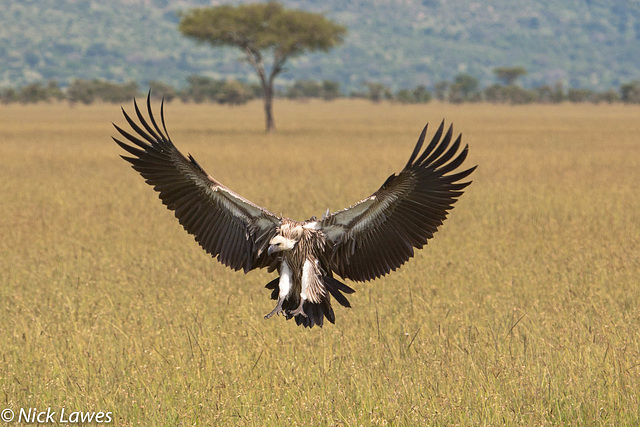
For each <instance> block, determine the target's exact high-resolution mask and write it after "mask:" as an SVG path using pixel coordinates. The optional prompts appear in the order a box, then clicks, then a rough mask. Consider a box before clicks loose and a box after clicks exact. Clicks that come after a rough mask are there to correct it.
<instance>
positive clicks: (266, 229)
mask: <svg viewBox="0 0 640 427" xmlns="http://www.w3.org/2000/svg"><path fill="white" fill-rule="evenodd" d="M134 110H135V117H136V118H137V121H136V120H134V119H133V118H132V117H131V116H129V115H128V114H127V113H126V111H124V109H123V110H122V112H123V115H124V118H125V120H126V121H127V123H128V124H129V126H130V127H131V129H132V130H133V132H134V133H135V134H134V133H131V132H128V131H126V130H124V129H122V128H121V127H119V126H117V125H115V124H114V126H115V128H116V130H117V131H118V133H119V134H120V135H121V136H122V139H118V138H113V140H114V141H115V142H116V143H117V144H118V145H119V146H120V147H121V148H122V149H123V150H125V151H126V152H127V153H128V154H130V155H131V156H121V157H122V158H123V159H124V160H126V161H127V162H129V163H131V165H132V167H133V169H135V170H136V171H137V172H139V173H140V175H142V177H143V178H144V179H145V181H146V182H147V184H149V185H151V186H152V187H153V188H154V190H156V191H157V192H158V193H159V197H160V199H161V200H162V203H164V204H165V205H166V206H167V208H168V209H170V210H172V211H174V214H175V216H176V218H178V221H179V222H180V224H182V226H183V227H184V229H185V230H186V231H187V232H188V233H189V234H192V235H193V236H194V237H195V239H196V241H197V242H198V243H199V244H200V246H202V248H203V249H204V250H205V251H207V252H208V253H209V254H211V256H213V257H216V258H217V259H218V260H219V261H220V262H222V263H223V264H225V265H227V266H229V267H231V268H233V269H234V270H240V269H243V270H244V271H245V273H246V272H248V271H249V270H252V269H254V268H262V267H270V268H272V267H273V264H274V262H275V258H273V257H269V256H268V254H267V251H266V249H267V247H268V244H269V240H270V239H271V238H272V237H273V236H274V235H275V233H276V227H277V226H278V225H279V224H280V220H281V219H280V218H279V217H278V216H276V215H274V214H272V213H271V212H269V211H267V210H266V209H264V208H262V207H260V206H258V205H256V204H255V203H252V202H250V201H249V200H247V199H245V198H244V197H242V196H240V195H238V194H236V193H234V192H233V191H231V190H230V189H229V188H227V187H225V186H224V185H222V184H221V183H220V182H218V181H216V180H215V179H213V178H212V177H211V176H210V175H209V174H207V173H206V172H205V171H204V170H203V169H202V167H200V165H199V164H198V163H197V162H196V160H195V159H194V158H193V157H192V156H191V155H189V157H188V158H187V157H185V156H184V155H183V154H182V153H181V152H180V151H179V150H178V149H177V148H176V146H175V145H174V144H173V142H172V141H171V139H170V138H169V134H168V132H167V127H166V124H165V120H164V101H163V102H162V104H161V107H160V123H161V124H162V128H160V126H159V125H158V122H157V121H156V118H155V117H154V115H153V112H152V110H151V100H150V97H149V96H147V113H148V120H147V119H146V118H145V116H144V115H143V114H142V111H141V110H140V108H139V107H138V104H137V102H136V101H135V100H134Z"/></svg>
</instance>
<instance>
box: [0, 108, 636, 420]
mask: <svg viewBox="0 0 640 427" xmlns="http://www.w3.org/2000/svg"><path fill="white" fill-rule="evenodd" d="M166 114H167V120H168V126H169V131H170V133H171V135H172V137H173V139H174V141H176V143H177V145H178V146H179V147H180V148H181V149H183V150H184V151H189V152H191V153H192V154H193V155H194V156H195V157H196V159H198V161H199V162H200V163H201V164H202V165H203V166H204V168H205V169H206V170H207V171H208V172H209V173H211V174H212V175H214V176H215V177H216V178H218V179H219V180H221V181H222V182H224V183H225V184H226V185H228V186H229V187H231V188H233V189H234V190H236V191H237V192H239V193H241V194H243V195H245V196H246V197H248V198H250V199H251V200H253V201H254V202H256V203H258V204H261V205H263V206H266V207H268V208H269V209H270V210H272V211H274V212H276V213H282V214H284V215H287V216H290V217H293V218H297V219H304V218H307V217H309V216H311V215H319V214H321V213H322V212H323V211H324V210H325V209H326V208H327V207H329V208H331V209H332V210H335V209H340V208H343V207H345V206H348V205H349V204H351V203H353V202H355V201H357V200H359V198H361V197H364V196H366V195H368V194H370V193H371V192H372V191H374V190H375V189H377V188H378V186H379V185H380V184H381V183H382V182H383V180H384V179H385V178H386V177H387V176H388V175H389V174H390V173H392V172H395V171H397V170H398V169H399V168H400V167H402V166H403V165H404V163H405V162H406V159H407V157H408V155H409V154H410V152H411V149H412V148H413V144H414V143H415V139H416V137H417V135H418V133H419V131H420V130H421V127H422V125H423V124H424V122H425V121H431V122H432V123H433V124H437V122H439V121H440V120H441V119H442V118H443V117H445V118H446V119H447V120H450V121H453V122H454V123H455V129H456V130H458V131H461V132H463V140H464V141H466V142H468V143H469V144H470V147H471V152H470V157H469V163H470V164H475V163H477V164H479V165H480V167H479V168H478V170H477V171H476V172H475V173H474V175H473V179H474V183H473V184H472V185H471V186H470V187H469V188H468V191H467V193H466V194H465V195H464V196H463V197H462V198H461V200H460V202H459V203H458V204H457V205H456V208H455V209H454V210H453V211H452V214H451V215H450V218H449V219H448V220H447V222H446V223H445V225H444V227H443V228H442V229H441V231H440V232H438V234H437V235H436V238H435V239H434V240H433V241H432V243H431V244H429V245H428V247H427V248H426V249H425V250H423V251H421V252H419V253H418V254H417V256H416V257H415V259H413V260H412V261H411V262H410V263H409V264H407V265H406V266H404V267H403V268H402V269H401V270H400V271H399V272H397V273H396V274H393V275H390V276H388V277H387V278H385V279H382V280H378V281H375V282H373V283H367V284H354V287H355V288H356V290H357V293H356V294H354V295H353V296H352V297H351V302H352V305H353V308H351V309H343V308H337V309H336V316H337V322H336V325H329V326H327V327H325V328H324V329H317V328H314V329H313V330H305V329H302V328H299V327H297V326H295V324H294V323H293V322H285V321H284V319H283V318H281V317H278V318H274V319H271V320H268V321H267V320H264V319H263V318H262V315H263V314H265V313H267V312H268V311H269V310H270V309H271V308H272V304H273V303H272V301H270V300H269V299H268V295H269V293H268V291H267V290H265V289H263V288H262V286H263V285H264V284H265V283H266V282H267V281H268V280H269V277H270V276H269V275H268V274H267V273H266V272H262V271H260V272H252V273H250V274H249V275H247V276H244V275H242V274H241V273H233V272H230V271H228V270H227V269H225V268H224V267H223V266H221V265H219V264H218V263H217V262H216V261H214V260H211V259H210V258H209V257H208V256H207V255H206V254H205V253H204V252H203V251H202V250H201V249H200V248H199V247H198V246H197V244H196V243H195V242H194V241H193V239H192V237H190V236H188V235H187V234H186V233H185V232H184V231H183V230H182V229H181V227H179V225H178V223H177V221H176V220H175V218H174V217H173V216H172V214H171V213H170V212H169V211H167V210H166V209H165V208H164V207H163V206H162V205H161V204H160V202H159V201H158V199H157V197H156V195H155V193H154V192H153V191H152V190H151V189H150V188H148V186H147V185H146V184H144V183H143V181H142V179H141V178H140V177H139V176H138V175H137V174H136V173H135V172H134V171H132V170H131V169H130V168H129V167H128V166H127V165H126V164H125V162H123V161H122V160H120V159H119V158H118V154H119V149H118V147H117V146H116V145H115V144H113V142H111V141H110V138H109V136H110V135H112V134H114V131H113V129H112V128H111V125H110V122H111V121H114V122H117V123H121V124H122V123H123V122H124V120H123V119H122V118H121V116H120V112H119V110H118V108H117V107H115V106H113V105H101V106H91V107H76V108H69V107H67V106H66V105H58V106H56V105H37V106H11V107H7V106H2V107H0V200H2V202H0V283H1V286H0V358H1V359H0V360H1V361H0V402H1V403H0V410H1V409H4V408H10V409H13V410H14V411H16V413H17V411H18V409H19V408H29V407H31V408H33V407H36V408H38V409H39V410H45V409H46V408H47V407H51V408H52V409H53V410H56V409H57V410H60V409H61V408H65V410H66V411H67V413H68V412H71V411H77V410H79V411H111V412H112V413H113V418H114V424H115V425H138V424H141V425H193V424H195V425H250V426H262V425H385V424H388V425H424V424H434V425H478V424H480V425H501V424H507V425H556V424H562V425H638V424H639V423H640V332H639V331H640V308H639V307H640V260H639V254H640V196H639V192H638V183H639V182H640V139H639V137H638V135H640V120H638V118H639V117H640V109H639V108H638V107H627V106H591V105H588V106H575V105H561V106H525V107H504V106H490V105H463V106H452V105H442V104H435V103H434V104H429V105H427V106H400V105H391V104H384V103H383V104H380V105H373V104H369V103H364V102H357V101H339V102H335V103H319V102H318V103H315V102H311V103H288V102H283V101H278V103H277V104H276V118H277V120H278V122H277V125H278V126H279V129H278V132H277V133H276V134H274V135H265V134H264V133H263V132H262V127H263V118H262V112H261V108H260V105H259V104H258V103H253V104H249V105H247V106H244V107H239V108H231V109H229V108H226V107H219V106H207V105H203V106H193V105H181V104H176V103H174V104H169V105H168V106H167V108H166Z"/></svg>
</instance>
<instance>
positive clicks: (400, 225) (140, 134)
mask: <svg viewBox="0 0 640 427" xmlns="http://www.w3.org/2000/svg"><path fill="white" fill-rule="evenodd" d="M149 95H150V94H149ZM133 104H134V105H133V106H134V110H135V117H136V118H137V121H136V120H134V119H132V117H131V116H130V115H129V114H127V112H126V111H125V110H124V108H122V112H123V114H124V118H125V120H126V121H127V123H128V124H129V126H130V127H131V130H130V131H127V130H124V129H123V128H121V127H119V126H118V125H116V124H113V125H114V126H115V128H116V130H117V132H118V133H119V134H120V135H121V137H119V138H115V137H114V138H113V140H114V141H115V142H116V143H117V144H118V145H119V146H120V147H121V148H122V149H124V150H125V151H126V152H127V153H128V155H123V156H121V157H122V158H123V159H124V160H126V161H127V162H129V163H131V165H132V167H133V169H135V170H136V171H137V172H138V173H140V175H142V177H143V178H144V179H145V181H146V182H147V184H149V185H151V186H152V187H153V189H154V190H155V191H157V192H158V195H159V197H160V199H161V200H162V203H163V204H165V205H166V206H167V208H168V209H170V210H172V211H173V212H174V214H175V216H176V218H177V219H178V221H179V222H180V224H181V225H182V227H184V229H185V230H186V231H187V232H188V233H189V234H192V235H193V236H194V237H195V240H196V241H197V242H198V244H200V246H201V247H202V248H203V249H204V250H205V251H206V252H208V253H209V254H210V255H211V256H212V257H215V258H217V259H218V261H220V262H221V263H222V264H224V265H226V266H228V267H230V268H232V269H234V270H236V271H237V270H243V271H244V273H248V272H249V271H251V270H254V269H257V268H267V269H268V271H269V272H273V271H276V270H277V272H278V274H279V276H278V277H276V278H275V279H274V280H272V281H271V282H269V283H268V284H267V285H266V288H267V289H270V290H271V291H272V292H271V298H272V299H274V300H276V306H275V307H274V309H273V310H272V311H271V312H270V313H269V314H267V315H266V316H265V318H267V319H268V318H270V317H272V316H274V315H276V314H278V315H279V314H282V315H283V316H284V317H285V318H286V319H292V318H293V319H295V321H296V323H297V324H298V325H302V326H305V327H308V328H311V327H313V326H314V325H317V326H319V327H322V325H323V322H324V318H325V317H326V319H327V320H328V321H329V322H331V323H335V314H334V312H333V308H332V307H331V297H333V298H335V300H336V301H337V302H338V303H339V304H341V305H342V306H344V307H350V306H351V305H350V304H349V301H348V299H347V298H346V296H345V294H352V293H353V292H354V290H353V289H352V288H351V287H349V286H347V285H346V284H345V283H343V282H341V281H340V280H338V279H336V277H335V276H336V275H337V276H340V277H341V278H342V279H343V280H344V279H350V280H352V281H356V282H363V281H369V280H373V279H376V278H378V277H382V276H384V275H386V274H388V273H389V272H391V271H395V270H396V269H397V268H399V267H400V266H402V265H403V264H404V263H405V262H406V261H407V260H409V258H411V257H412V256H413V255H414V249H421V248H422V247H423V246H424V245H426V244H427V241H428V240H429V239H430V238H432V237H433V234H434V233H435V232H436V231H437V230H438V227H439V226H440V225H442V222H443V221H444V220H445V218H446V217H447V213H448V212H449V210H451V209H452V208H453V204H454V203H455V202H456V200H457V199H458V198H459V197H460V196H461V195H462V193H463V189H464V188H465V187H467V186H468V185H469V184H470V183H471V181H466V182H461V181H462V180H464V179H465V178H466V177H467V176H469V175H470V174H471V173H472V172H473V171H474V169H475V168H476V166H474V167H471V168H468V169H464V170H462V169H461V168H460V166H461V165H462V163H463V162H464V160H465V158H466V157H467V153H468V145H465V146H464V148H462V150H460V145H461V136H458V137H457V138H456V139H455V140H453V128H452V126H449V128H448V129H447V131H446V132H445V126H444V121H443V122H442V123H441V124H440V126H439V127H438V129H437V130H436V131H435V133H434V134H433V137H432V138H431V141H430V142H429V143H428V145H427V146H426V148H424V149H423V145H424V142H425V137H426V134H427V127H428V124H427V126H425V127H424V129H423V130H422V133H421V134H420V137H419V138H418V142H417V144H416V146H415V148H414V149H413V152H412V153H411V156H410V157H409V160H408V161H407V164H406V165H405V166H404V168H403V169H402V171H401V172H400V173H398V174H393V175H391V176H390V177H389V178H387V180H386V181H385V182H384V184H382V186H381V187H380V188H379V189H378V190H377V191H376V192H374V193H373V194H372V195H371V196H369V197H367V198H365V199H363V200H361V201H360V202H358V203H356V204H354V205H353V206H351V207H348V208H346V209H343V210H340V211H337V212H333V213H330V212H329V210H327V212H326V213H325V214H324V215H322V217H321V218H320V219H317V218H316V217H312V218H310V219H308V220H306V221H295V220H293V219H289V218H285V217H281V216H278V215H276V214H274V213H272V212H270V211H268V210H266V209H265V208H263V207H261V206H258V205H257V204H255V203H253V202H251V201H249V200H247V199H245V198H244V197H242V196H241V195H239V194H238V193H236V192H234V191H233V190H231V189H229V188H228V187H226V186H224V185H223V184H222V183H220V182H219V181H217V180H216V179H215V178H213V177H212V176H211V175H209V174H208V173H207V172H205V171H204V169H203V168H202V167H201V166H200V164H199V163H198V162H197V161H196V160H195V159H194V158H193V156H191V155H190V154H189V155H188V156H184V155H183V154H182V153H181V152H180V151H179V150H178V149H177V148H176V146H175V145H174V144H173V142H172V141H171V138H170V137H169V133H168V132H167V127H166V125H165V120H164V100H163V101H162V103H161V105H160V124H161V126H162V127H160V126H159V124H158V121H157V120H156V118H155V117H154V115H153V112H152V109H151V101H150V96H147V118H145V115H143V114H142V112H141V111H140V109H139V108H138V105H137V103H136V101H135V99H134V102H133ZM452 141H453V142H452Z"/></svg>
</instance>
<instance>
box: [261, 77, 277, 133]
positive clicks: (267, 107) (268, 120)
mask: <svg viewBox="0 0 640 427" xmlns="http://www.w3.org/2000/svg"><path fill="white" fill-rule="evenodd" d="M263 90H264V117H265V125H266V129H265V130H266V131H267V132H269V133H271V132H273V131H275V130H276V124H275V122H274V120H273V87H268V86H267V85H265V86H263Z"/></svg>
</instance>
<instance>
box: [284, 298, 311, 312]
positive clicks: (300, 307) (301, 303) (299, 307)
mask: <svg viewBox="0 0 640 427" xmlns="http://www.w3.org/2000/svg"><path fill="white" fill-rule="evenodd" d="M304 301H305V300H304V299H302V298H300V304H298V308H296V309H295V310H292V311H288V312H287V314H288V315H289V316H291V317H295V316H297V315H298V314H299V315H301V316H303V317H307V313H305V312H304V310H303V309H302V307H303V306H304Z"/></svg>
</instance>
